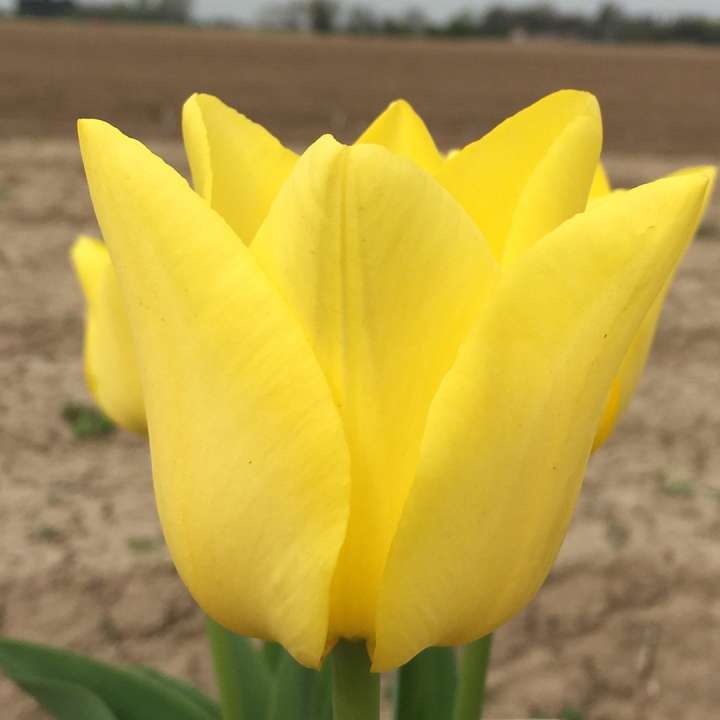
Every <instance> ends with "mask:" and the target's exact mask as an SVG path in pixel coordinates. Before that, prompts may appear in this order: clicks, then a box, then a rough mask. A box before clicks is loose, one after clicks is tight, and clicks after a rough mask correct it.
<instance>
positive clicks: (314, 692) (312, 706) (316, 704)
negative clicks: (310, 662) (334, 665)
mask: <svg viewBox="0 0 720 720" xmlns="http://www.w3.org/2000/svg"><path fill="white" fill-rule="evenodd" d="M331 682H332V678H331V670H330V663H325V665H324V666H323V668H322V669H321V670H320V671H317V670H310V669H308V668H306V667H303V666H302V665H300V664H299V663H297V662H296V661H295V660H293V658H292V657H291V656H290V655H289V654H288V653H285V652H283V654H282V656H281V657H280V660H279V663H278V666H277V671H276V675H275V683H274V686H273V692H272V699H271V702H270V708H269V711H268V714H267V720H298V718H312V720H332V693H331Z"/></svg>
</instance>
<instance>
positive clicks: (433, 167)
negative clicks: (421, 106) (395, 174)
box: [356, 100, 443, 173]
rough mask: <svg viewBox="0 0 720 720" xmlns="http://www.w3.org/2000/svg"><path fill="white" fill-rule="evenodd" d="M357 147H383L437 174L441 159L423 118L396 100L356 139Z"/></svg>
mask: <svg viewBox="0 0 720 720" xmlns="http://www.w3.org/2000/svg"><path fill="white" fill-rule="evenodd" d="M356 144H357V145H364V144H373V145H382V146H383V147H385V148H387V149H388V150H390V152H392V153H394V154H395V155H401V156H403V157H406V158H408V159H409V160H412V161H413V162H414V163H415V164H416V165H419V166H420V167H421V168H423V169H424V170H427V171H428V172H429V173H435V172H437V171H438V170H439V169H440V167H441V166H442V164H443V158H442V156H441V155H440V153H439V152H438V149H437V147H436V146H435V141H434V140H433V139H432V135H430V132H429V131H428V129H427V127H426V125H425V123H424V122H423V120H422V118H421V117H420V116H419V115H418V114H417V113H416V112H415V110H413V108H412V106H411V105H410V103H408V102H407V101H405V100H395V101H394V102H391V103H390V104H389V105H388V106H387V108H386V109H385V110H384V111H383V112H382V113H381V114H380V115H378V117H376V118H375V120H373V122H372V123H371V124H370V126H369V127H368V129H367V130H366V131H365V132H364V133H363V134H362V135H361V136H360V137H359V138H358V139H357V140H356Z"/></svg>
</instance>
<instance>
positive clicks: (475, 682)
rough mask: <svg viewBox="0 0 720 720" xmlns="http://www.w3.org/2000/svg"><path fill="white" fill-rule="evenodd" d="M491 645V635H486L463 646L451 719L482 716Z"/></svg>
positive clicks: (462, 719)
mask: <svg viewBox="0 0 720 720" xmlns="http://www.w3.org/2000/svg"><path fill="white" fill-rule="evenodd" d="M491 645H492V635H486V636H485V637H484V638H480V640H476V641H475V642H473V643H470V644H469V645H466V646H465V647H464V648H463V651H462V657H461V660H460V670H459V672H458V686H457V691H456V694H455V710H454V712H453V720H478V718H481V717H482V711H483V704H484V702H485V678H486V677H487V671H488V666H489V665H490V647H491Z"/></svg>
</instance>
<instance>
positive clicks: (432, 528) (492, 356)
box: [374, 177, 706, 670]
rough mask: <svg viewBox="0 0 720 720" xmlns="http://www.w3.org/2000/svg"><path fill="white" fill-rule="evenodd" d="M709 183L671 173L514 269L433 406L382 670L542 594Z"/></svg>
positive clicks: (391, 585)
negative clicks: (623, 368)
mask: <svg viewBox="0 0 720 720" xmlns="http://www.w3.org/2000/svg"><path fill="white" fill-rule="evenodd" d="M705 184H706V181H705V179H703V178H700V177H693V178H673V179H666V180H661V181H659V182H657V183H653V184H652V185H648V186H645V187H642V188H638V189H636V190H633V191H631V192H628V193H624V194H622V195H618V196H617V197H616V198H614V199H611V200H610V199H609V200H607V201H605V202H603V203H602V204H601V205H600V206H599V207H598V209H597V210H590V211H589V212H587V213H585V214H583V215H579V216H577V217H576V218H573V219H572V220H570V221H568V222H567V223H565V224H563V225H562V226H561V227H560V228H558V229H557V230H556V231H555V232H554V233H552V234H551V235H550V236H549V237H547V238H545V239H543V241H542V242H541V243H538V245H536V247H535V248H533V250H531V251H530V252H529V253H528V254H527V255H526V256H525V258H523V259H522V260H521V261H519V262H518V263H517V264H516V265H515V266H514V267H513V268H512V269H511V271H509V272H508V273H505V274H504V275H503V278H502V281H501V283H500V285H499V287H498V291H497V294H496V296H495V299H494V302H493V303H492V305H491V306H489V307H488V309H487V311H486V312H485V313H483V316H482V318H481V320H480V322H479V324H478V325H477V327H476V328H475V329H474V330H473V332H472V335H471V336H470V338H469V340H468V341H467V342H466V343H465V344H464V345H463V347H462V349H461V351H460V354H459V357H458V361H457V362H456V364H455V365H454V366H453V368H452V369H451V371H450V372H449V373H448V374H447V376H446V377H445V379H444V381H443V384H442V385H441V387H440V390H439V392H438V395H437V396H436V398H435V400H434V402H433V405H432V407H431V410H430V414H429V416H428V423H427V429H426V434H425V438H424V441H423V448H422V455H421V458H420V462H419V466H418V472H417V478H416V480H415V485H414V486H413V488H412V490H411V492H410V494H409V496H408V500H407V503H406V506H405V508H404V511H403V516H402V519H401V522H400V526H399V529H398V532H397V535H396V537H395V540H394V542H393V545H392V549H391V551H390V554H389V557H388V561H387V565H386V569H385V574H384V577H383V584H382V586H381V590H380V599H379V606H378V619H377V645H376V647H375V653H374V667H375V669H376V670H388V669H390V668H392V667H394V666H396V665H399V664H401V663H403V662H405V661H407V660H408V659H409V658H411V657H412V656H413V655H414V654H415V653H417V652H418V651H420V650H422V649H423V648H424V647H426V646H428V645H444V644H456V643H463V642H468V641H471V640H473V639H475V638H478V637H480V636H482V635H484V634H486V633H487V632H489V631H491V630H493V629H494V628H495V627H497V626H498V625H500V624H501V623H503V622H504V621H506V620H507V619H508V618H509V617H510V616H512V615H513V614H514V613H515V612H517V611H518V610H519V609H521V608H522V607H523V606H524V605H525V604H526V603H527V602H528V601H529V599H530V598H531V597H532V595H533V594H534V593H535V592H536V590H537V589H538V587H539V586H540V584H541V582H542V581H543V579H544V578H545V575H546V574H547V572H548V570H549V568H550V566H551V564H552V562H553V560H554V558H555V555H556V553H557V550H558V548H559V546H560V543H561V541H562V539H563V536H564V534H565V531H566V528H567V525H568V522H569V519H570V515H571V512H572V508H573V506H574V503H575V498H576V495H577V492H578V489H579V486H580V483H581V479H582V476H583V473H584V467H585V463H586V460H587V457H588V454H589V451H590V446H591V444H592V439H593V435H594V432H595V428H596V427H597V423H598V418H599V416H600V413H601V410H602V406H603V403H604V401H605V398H606V396H607V393H608V389H609V386H610V383H611V381H612V378H613V375H614V373H615V371H616V370H617V368H618V366H619V365H620V362H621V361H622V358H623V355H624V353H625V351H626V350H627V347H628V345H629V344H630V342H631V341H632V338H633V336H634V333H635V332H636V330H637V328H638V326H639V324H640V322H641V321H642V319H643V317H644V316H645V314H646V313H647V311H648V309H649V307H650V306H651V304H652V302H653V300H654V299H655V297H656V296H657V294H658V292H659V291H660V289H661V287H662V285H663V284H664V283H665V282H666V281H667V278H668V276H669V274H670V273H671V272H672V268H673V267H674V266H675V263H676V262H677V260H678V258H679V257H680V255H681V254H682V252H683V250H684V249H685V246H686V244H687V242H688V241H689V239H690V236H691V233H692V230H693V226H694V223H695V218H696V217H697V213H698V210H699V207H700V204H701V202H702V197H703V193H704V188H705Z"/></svg>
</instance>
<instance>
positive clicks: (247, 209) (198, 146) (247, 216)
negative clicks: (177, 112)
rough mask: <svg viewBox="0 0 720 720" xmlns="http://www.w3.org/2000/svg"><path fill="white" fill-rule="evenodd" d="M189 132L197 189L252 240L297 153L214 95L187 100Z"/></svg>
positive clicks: (186, 135)
mask: <svg viewBox="0 0 720 720" xmlns="http://www.w3.org/2000/svg"><path fill="white" fill-rule="evenodd" d="M183 137H184V139H185V148H186V150H187V154H188V160H189V161H190V169H191V171H192V176H193V183H194V184H195V189H196V190H197V192H198V193H200V195H202V196H203V197H204V198H205V199H206V200H207V201H208V202H209V203H210V205H211V206H212V207H213V209H214V210H217V212H219V213H220V215H222V216H223V218H225V220H226V222H227V223H228V225H230V227H231V228H232V229H233V230H234V231H235V232H236V233H237V234H238V236H239V237H240V238H242V240H243V241H244V242H246V243H250V241H251V240H252V239H253V237H254V236H255V233H256V232H257V229H258V227H260V223H261V222H262V221H263V218H264V217H265V215H267V212H268V210H269V209H270V205H271V203H272V201H273V200H274V198H275V195H276V194H277V191H278V190H279V189H280V186H281V185H282V183H283V182H284V181H285V179H286V178H287V176H288V175H289V174H290V171H291V170H292V168H293V166H294V165H295V163H296V162H297V155H296V154H295V153H294V152H292V150H288V149H287V148H286V147H283V146H282V145H281V144H280V142H278V140H276V139H275V138H274V137H273V136H272V135H271V134H270V133H269V132H268V131H267V130H265V128H263V127H262V126H261V125H258V124H257V123H254V122H253V121H252V120H249V119H248V118H246V117H245V116H244V115H241V114H240V113H238V112H236V111H235V110H233V109H232V108H230V107H228V106H227V105H225V104H224V103H222V102H221V101H220V100H218V99H217V98H216V97H213V96H212V95H198V94H195V95H192V96H191V97H190V98H189V99H188V100H187V101H186V102H185V105H184V106H183Z"/></svg>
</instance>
